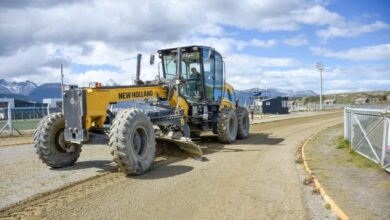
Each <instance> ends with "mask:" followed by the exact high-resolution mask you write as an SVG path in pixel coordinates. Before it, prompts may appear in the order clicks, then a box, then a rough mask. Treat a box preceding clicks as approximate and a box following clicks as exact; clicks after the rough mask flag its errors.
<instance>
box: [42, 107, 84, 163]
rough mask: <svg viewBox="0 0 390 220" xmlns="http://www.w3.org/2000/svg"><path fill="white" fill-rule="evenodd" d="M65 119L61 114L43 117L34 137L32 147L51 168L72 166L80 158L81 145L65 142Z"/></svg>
mask: <svg viewBox="0 0 390 220" xmlns="http://www.w3.org/2000/svg"><path fill="white" fill-rule="evenodd" d="M64 129H65V119H64V115H63V114H62V113H53V114H50V115H48V116H46V117H44V118H43V119H42V120H41V122H40V123H39V124H38V127H37V130H36V131H35V135H34V147H35V149H36V152H37V154H38V155H39V159H41V160H42V162H43V163H45V164H46V165H48V166H50V167H53V168H61V167H67V166H70V165H73V164H74V163H75V162H76V161H77V159H78V158H79V156H80V152H81V145H80V144H73V143H70V142H66V141H65V138H64Z"/></svg>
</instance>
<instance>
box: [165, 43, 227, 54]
mask: <svg viewBox="0 0 390 220" xmlns="http://www.w3.org/2000/svg"><path fill="white" fill-rule="evenodd" d="M177 48H179V47H173V48H166V49H160V50H158V51H157V52H158V53H159V54H161V53H170V52H172V50H176V49H177ZM181 48H184V49H187V50H193V49H194V48H201V49H210V50H211V49H213V48H212V47H209V46H201V45H188V46H182V47H181ZM215 52H216V53H217V54H219V55H221V54H220V53H219V52H218V51H216V50H215ZM221 56H222V55H221Z"/></svg>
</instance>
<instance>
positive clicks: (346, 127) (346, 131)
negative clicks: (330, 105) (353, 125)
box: [344, 108, 348, 140]
mask: <svg viewBox="0 0 390 220" xmlns="http://www.w3.org/2000/svg"><path fill="white" fill-rule="evenodd" d="M347 123H348V120H347V109H346V108H344V139H346V140H348V134H347V133H348V125H347Z"/></svg>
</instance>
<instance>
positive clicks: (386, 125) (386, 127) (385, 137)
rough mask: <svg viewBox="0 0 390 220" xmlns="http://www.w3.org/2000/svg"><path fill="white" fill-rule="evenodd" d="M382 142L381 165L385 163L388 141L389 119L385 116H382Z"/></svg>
mask: <svg viewBox="0 0 390 220" xmlns="http://www.w3.org/2000/svg"><path fill="white" fill-rule="evenodd" d="M383 117H384V120H383V143H382V156H381V161H380V163H381V165H382V167H383V166H384V165H385V156H386V150H387V149H386V148H387V147H388V145H389V143H388V140H389V121H388V119H387V118H386V116H383Z"/></svg>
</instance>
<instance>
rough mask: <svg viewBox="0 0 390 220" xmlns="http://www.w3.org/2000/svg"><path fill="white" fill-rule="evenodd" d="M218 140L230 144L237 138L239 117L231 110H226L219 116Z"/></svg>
mask: <svg viewBox="0 0 390 220" xmlns="http://www.w3.org/2000/svg"><path fill="white" fill-rule="evenodd" d="M217 127H218V140H219V141H220V142H222V143H226V144H230V143H233V142H234V141H235V140H236V137H237V115H236V112H235V111H234V110H233V109H231V108H224V109H222V111H221V112H220V113H219V116H218V124H217Z"/></svg>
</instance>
